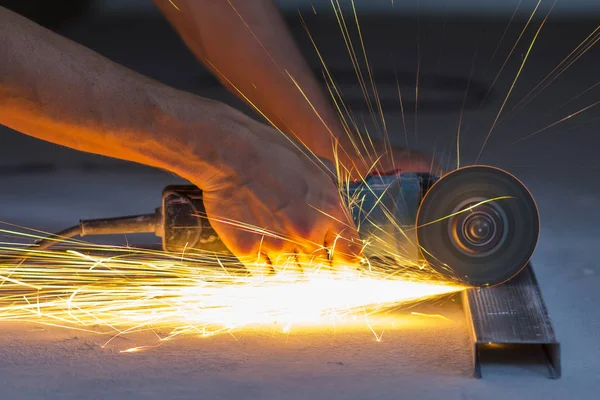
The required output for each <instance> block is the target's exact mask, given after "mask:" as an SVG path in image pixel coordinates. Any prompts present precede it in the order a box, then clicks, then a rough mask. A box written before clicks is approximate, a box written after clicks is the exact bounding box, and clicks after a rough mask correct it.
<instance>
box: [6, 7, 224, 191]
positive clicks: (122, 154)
mask: <svg viewBox="0 0 600 400" xmlns="http://www.w3.org/2000/svg"><path fill="white" fill-rule="evenodd" d="M0 38H1V40H0V60H1V61H0V122H1V123H2V124H4V125H6V126H9V127H11V128H13V129H15V130H18V131H20V132H23V133H26V134H28V135H31V136H35V137H37V138H40V139H43V140H47V141H51V142H54V143H57V144H61V145H64V146H68V147H71V148H74V149H78V150H82V151H86V152H91V153H97V154H102V155H107V156H111V157H116V158H121V159H126V160H130V161H135V162H140V163H144V164H148V165H152V166H155V167H161V168H167V169H171V170H173V169H177V170H180V172H182V173H185V172H184V168H186V166H185V165H182V162H181V160H182V159H185V158H187V160H192V159H193V160H195V162H197V163H198V165H197V166H196V170H203V171H206V175H207V176H208V175H210V174H212V173H215V171H213V170H214V168H213V167H212V164H213V163H212V161H213V160H212V158H213V157H214V154H215V153H216V148H215V146H216V143H218V142H219V140H222V139H223V138H221V137H216V135H218V134H220V133H222V131H219V130H217V129H214V126H215V125H216V124H217V123H218V122H217V120H216V119H217V115H218V114H219V113H224V112H226V111H229V110H226V107H225V106H223V105H221V104H219V103H216V102H213V101H210V100H207V99H203V98H200V97H197V96H193V95H190V94H188V93H184V92H181V91H177V90H175V89H172V88H170V87H168V86H165V85H163V84H161V83H159V82H156V81H153V80H151V79H149V78H146V77H143V76H141V75H139V74H137V73H135V72H133V71H131V70H128V69H126V68H124V67H121V66H119V65H117V64H115V63H113V62H111V61H109V60H107V59H105V58H104V57H102V56H100V55H99V54H97V53H95V52H93V51H91V50H89V49H87V48H85V47H83V46H81V45H79V44H77V43H75V42H72V41H70V40H68V39H66V38H63V37H61V36H58V35H56V34H54V33H52V32H50V31H48V30H46V29H45V28H43V27H40V26H38V25H36V24H34V23H32V22H31V21H29V20H27V19H25V18H22V17H21V16H19V15H17V14H15V13H12V12H11V11H8V10H6V9H4V8H1V7H0ZM192 126H193V127H195V128H196V130H197V132H198V133H199V134H204V135H206V136H207V137H206V138H205V140H204V141H203V142H202V145H201V146H200V145H199V143H200V141H198V140H194V141H193V140H191V138H188V137H187V136H186V134H185V131H186V130H189V128H190V127H192ZM211 136H214V137H211ZM192 153H193V154H192ZM203 178H204V176H201V175H200V174H199V175H198V177H197V179H198V180H203Z"/></svg>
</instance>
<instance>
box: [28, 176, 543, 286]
mask: <svg viewBox="0 0 600 400" xmlns="http://www.w3.org/2000/svg"><path fill="white" fill-rule="evenodd" d="M341 191H342V193H341V195H342V196H341V197H342V198H343V199H346V200H347V205H348V207H349V209H350V211H351V213H352V217H353V219H354V222H355V224H356V226H357V228H358V232H359V234H360V237H361V239H362V240H363V241H364V242H365V244H366V245H365V248H364V253H365V254H364V255H365V257H366V259H367V260H373V259H378V260H382V261H383V263H382V265H384V266H386V267H389V268H392V269H393V268H397V267H410V266H419V267H424V266H428V267H429V268H428V269H429V270H430V271H432V272H436V273H439V274H441V275H442V276H444V277H445V278H447V279H450V280H456V281H459V282H461V283H462V284H464V283H467V284H469V285H474V286H489V285H497V284H500V283H503V282H505V281H507V280H509V279H511V278H512V277H514V276H515V275H516V274H518V273H519V272H520V271H521V270H522V269H523V268H524V267H525V265H526V264H527V263H528V262H529V259H530V257H531V256H532V254H533V251H534V250H535V247H536V245H537V240H538V235H539V215H538V210H537V205H536V204H535V201H534V200H533V197H532V196H531V193H530V192H529V190H528V189H527V188H526V187H525V185H523V184H522V183H521V182H520V181H519V180H518V179H517V178H515V177H514V176H513V175H511V174H509V173H508V172H506V171H502V170H500V169H498V168H494V167H488V166H469V167H464V168H460V169H457V170H455V171H452V172H450V173H448V174H446V175H444V176H443V177H442V178H438V177H437V176H433V175H430V174H424V173H392V174H388V175H372V176H368V177H367V178H365V179H364V180H359V181H355V182H351V183H350V184H349V185H348V186H347V187H344V188H342V189H341ZM136 232H154V233H156V234H157V236H160V237H161V238H162V247H163V249H164V250H166V251H168V252H182V251H186V252H190V251H194V250H199V251H208V252H214V253H221V254H223V253H224V254H229V255H231V252H230V251H229V249H227V247H226V246H225V244H224V243H223V242H222V241H221V239H220V238H219V236H218V235H217V233H216V232H215V230H214V229H213V227H212V226H211V224H210V222H209V220H208V218H207V216H206V211H205V209H204V204H203V201H202V191H201V190H200V189H198V188H197V187H195V186H169V187H167V188H165V190H164V191H163V195H162V204H161V207H160V208H158V209H157V210H156V212H155V213H154V214H146V215H140V216H130V217H122V218H109V219H101V220H87V221H80V224H79V226H77V227H73V228H69V229H68V230H65V231H63V232H61V233H60V234H56V235H54V236H53V237H50V238H47V239H46V240H44V241H42V243H38V246H37V248H38V249H40V248H46V247H48V246H50V245H52V244H53V243H56V242H57V241H59V239H60V238H63V239H64V238H65V237H71V236H75V235H79V236H84V235H94V234H109V233H113V234H123V233H136Z"/></svg>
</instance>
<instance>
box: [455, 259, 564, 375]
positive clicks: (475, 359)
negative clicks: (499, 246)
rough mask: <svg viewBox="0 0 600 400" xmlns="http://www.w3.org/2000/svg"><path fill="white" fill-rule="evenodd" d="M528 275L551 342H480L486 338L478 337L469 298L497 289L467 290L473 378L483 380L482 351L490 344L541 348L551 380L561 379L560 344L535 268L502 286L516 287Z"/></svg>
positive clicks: (465, 299)
mask: <svg viewBox="0 0 600 400" xmlns="http://www.w3.org/2000/svg"><path fill="white" fill-rule="evenodd" d="M528 274H529V275H530V279H531V282H530V284H531V285H532V286H533V288H532V289H533V293H535V294H536V296H537V297H538V299H537V300H538V301H539V303H540V306H541V307H540V308H541V309H542V313H540V315H539V317H540V319H542V320H544V322H545V324H546V325H547V326H548V328H549V331H550V337H549V338H548V339H549V340H539V341H535V340H533V341H532V340H524V341H519V340H492V341H490V340H485V341H482V340H480V338H481V336H485V335H481V334H480V335H478V332H477V329H476V327H475V323H474V311H473V307H472V305H471V302H470V299H469V296H470V295H471V296H474V295H475V292H476V291H482V290H483V291H490V290H494V289H495V287H491V288H474V289H467V290H464V291H463V292H462V293H461V300H462V306H463V311H464V313H465V317H466V322H467V328H468V330H469V337H470V342H471V352H472V354H471V356H472V365H473V377H475V378H478V379H480V378H482V368H481V351H482V348H483V347H484V346H488V345H490V344H505V345H516V346H520V345H523V346H540V347H541V350H542V352H543V355H544V358H545V361H546V366H547V367H548V373H549V378H550V379H559V378H560V377H561V375H562V368H561V355H560V350H561V346H560V342H558V340H556V337H555V335H554V329H553V327H552V322H551V320H550V317H549V315H548V311H547V308H546V304H545V302H544V299H543V296H542V293H541V290H540V288H539V285H538V281H537V278H536V276H535V273H534V272H533V268H532V267H531V265H530V264H528V265H527V266H526V267H525V268H524V269H523V271H522V272H521V273H520V274H519V275H521V276H517V277H515V278H514V279H513V280H511V281H508V282H506V283H504V284H503V285H501V286H506V285H513V286H515V287H516V285H517V284H518V279H519V278H521V279H523V278H524V277H525V276H526V275H528ZM511 329H512V327H511ZM513 332H514V330H513Z"/></svg>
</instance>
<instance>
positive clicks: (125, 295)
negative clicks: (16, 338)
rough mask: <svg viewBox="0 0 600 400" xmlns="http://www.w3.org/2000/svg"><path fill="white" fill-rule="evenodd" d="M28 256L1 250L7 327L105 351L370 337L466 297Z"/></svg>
mask: <svg viewBox="0 0 600 400" xmlns="http://www.w3.org/2000/svg"><path fill="white" fill-rule="evenodd" d="M4 233H5V234H10V235H11V236H15V237H19V236H23V237H28V238H31V237H32V235H31V234H23V233H19V232H14V231H7V230H4ZM33 236H35V235H33ZM25 251H26V247H25V246H23V245H21V246H20V245H18V244H14V243H13V244H10V243H6V242H1V243H0V254H1V255H0V281H1V282H0V320H4V321H6V320H18V321H32V322H37V323H40V324H45V325H51V326H59V327H66V328H71V329H78V330H83V331H89V332H96V333H101V334H106V335H108V338H107V341H106V344H108V343H109V342H111V341H112V340H113V339H114V338H115V337H117V336H123V335H127V334H132V333H135V332H140V331H154V330H155V329H159V328H162V329H161V330H164V329H165V328H168V329H169V333H168V334H167V335H165V336H161V337H159V344H160V343H161V342H163V341H165V340H168V339H172V338H174V337H176V336H179V335H183V334H195V335H200V336H212V335H215V334H219V333H232V332H234V331H236V330H239V329H242V328H244V327H254V326H267V327H274V326H276V327H278V329H280V330H281V331H282V332H284V333H287V332H289V331H290V330H293V327H294V326H295V325H302V326H323V325H335V326H336V327H339V326H343V325H344V323H346V322H347V323H352V324H356V323H357V321H358V322H360V321H363V322H364V324H365V327H367V328H368V329H370V330H372V327H371V326H370V324H369V322H368V317H369V316H370V315H372V314H373V313H376V312H380V311H382V310H386V309H389V308H391V307H394V306H398V305H400V304H403V303H406V302H412V301H416V300H422V299H426V298H430V297H434V296H440V295H444V294H448V293H452V292H456V291H459V290H461V289H462V288H461V287H460V286H458V285H454V284H448V283H441V282H436V281H427V280H424V279H423V277H420V278H418V277H417V275H414V273H413V274H410V273H407V274H401V275H393V274H390V273H388V272H386V271H385V269H384V268H381V267H380V266H377V265H372V266H371V268H370V270H369V271H361V272H336V273H334V272H331V271H328V270H325V269H319V268H317V269H315V270H314V272H311V273H310V274H307V273H302V272H301V271H299V270H298V268H285V267H283V268H282V270H280V271H279V272H277V273H275V274H274V275H271V276H268V277H262V278H257V277H253V276H252V275H249V274H248V273H247V272H246V270H245V269H244V268H242V267H241V266H236V264H234V262H233V259H232V258H228V257H225V256H222V257H218V256H216V255H214V254H208V253H190V254H167V253H164V252H159V251H151V250H142V249H132V248H125V247H113V246H97V245H92V244H86V243H84V242H81V241H69V250H55V251H41V250H40V251H35V250H28V251H27V254H28V258H27V259H26V260H25V261H24V262H23V261H22V258H23V255H24V254H25ZM106 253H110V255H106ZM102 254H104V255H102ZM293 262H294V263H296V261H293ZM290 263H292V261H290ZM224 266H225V267H224ZM144 349H145V347H144V348H142V347H133V348H129V349H124V351H127V352H136V351H141V350H144Z"/></svg>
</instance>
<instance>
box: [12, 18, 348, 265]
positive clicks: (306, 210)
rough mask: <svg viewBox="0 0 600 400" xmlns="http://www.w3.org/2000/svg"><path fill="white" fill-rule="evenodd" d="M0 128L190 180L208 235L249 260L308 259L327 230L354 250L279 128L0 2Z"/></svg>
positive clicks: (322, 189)
mask: <svg viewBox="0 0 600 400" xmlns="http://www.w3.org/2000/svg"><path fill="white" fill-rule="evenodd" d="M0 123H2V124H4V125H6V126H8V127H11V128H13V129H15V130H18V131H20V132H22V133H25V134H27V135H30V136H34V137H37V138H39V139H43V140H46V141H50V142H53V143H57V144H61V145H64V146H68V147H71V148H74V149H78V150H82V151H86V152H90V153H96V154H103V155H106V156H110V157H115V158H121V159H125V160H130V161H134V162H139V163H144V164H147V165H151V166H155V167H159V168H164V169H168V170H170V171H172V172H174V173H176V174H178V175H180V176H181V177H183V178H185V179H188V180H189V181H191V182H192V183H194V184H196V185H198V186H199V187H200V188H202V189H203V190H204V203H205V206H206V211H207V214H208V216H209V219H210V220H211V223H212V224H213V226H214V227H215V229H216V230H217V233H219V235H220V236H221V238H222V239H223V241H224V242H225V244H226V245H227V246H228V247H229V249H230V250H232V251H233V252H234V254H236V255H237V256H238V257H240V258H241V259H242V260H243V261H247V260H251V262H250V265H254V264H253V263H254V262H255V261H256V257H257V254H259V253H261V254H262V256H264V257H267V258H270V259H271V262H275V260H276V259H277V258H278V256H279V254H281V253H286V254H299V255H300V256H302V255H305V257H307V258H308V257H309V256H310V255H312V254H314V253H315V252H319V250H320V249H322V247H323V246H325V245H327V243H332V242H333V241H334V239H335V238H336V237H337V235H342V236H343V237H345V238H348V239H350V241H348V245H347V246H345V247H342V250H340V251H339V252H338V256H337V260H338V261H342V260H348V255H350V256H349V257H350V258H352V256H351V254H352V253H354V250H353V248H352V243H351V241H352V240H353V239H355V238H356V235H357V234H356V230H355V228H354V226H353V223H352V220H351V218H350V217H349V215H348V211H347V210H346V209H344V207H343V206H342V203H341V201H340V198H339V195H338V192H337V189H336V187H335V185H334V184H333V182H332V181H331V179H330V177H329V176H327V175H326V174H324V173H323V171H322V170H320V169H319V168H318V167H317V166H315V164H313V163H311V162H310V161H309V160H307V158H306V157H305V156H304V155H303V154H301V153H299V152H298V151H297V150H296V149H295V148H294V147H293V146H291V145H290V143H289V142H287V141H286V140H285V139H284V138H283V137H282V135H281V134H280V133H278V132H276V131H275V130H273V129H271V128H269V127H267V126H265V125H263V124H260V123H258V122H256V121H254V120H252V119H251V118H249V117H247V116H246V115H244V114H243V113H240V112H239V111H237V110H234V109H233V108H231V107H229V106H227V105H224V104H221V103H218V102H215V101H211V100H208V99H204V98H201V97H198V96H195V95H192V94H189V93H185V92H182V91H178V90H175V89H173V88H170V87H168V86H165V85H163V84H161V83H159V82H156V81H153V80H151V79H149V78H146V77H144V76H142V75H139V74H137V73H135V72H133V71H131V70H128V69H126V68H124V67H121V66H119V65H117V64H115V63H113V62H111V61H109V60H107V59H106V58H104V57H102V56H100V55H99V54H97V53H95V52H93V51H91V50H89V49H86V48H85V47H83V46H81V45H79V44H77V43H75V42H72V41H70V40H68V39H65V38H63V37H61V36H59V35H56V34H54V33H52V32H50V31H49V30H47V29H45V28H42V27H40V26H38V25H36V24H34V23H33V22H31V21H28V20H27V19H25V18H22V17H20V16H18V15H17V14H14V13H12V12H10V11H8V10H6V9H4V8H2V7H0ZM315 208H316V209H318V210H322V211H323V213H321V212H318V211H315ZM325 213H327V215H331V216H332V218H328V217H325V216H324V215H325ZM229 221H239V222H242V223H244V224H247V225H250V226H256V227H260V228H266V229H268V230H269V231H271V232H275V233H276V237H266V238H264V239H263V238H262V236H264V233H257V234H253V233H251V232H250V233H249V232H247V231H242V230H239V229H235V228H233V227H232V225H231V224H230V223H228V222H229ZM261 232H262V231H261ZM281 238H286V239H287V240H282V239H281ZM339 243H340V242H339V241H338V245H337V246H338V247H337V248H340V247H339ZM247 257H249V258H247ZM335 260H336V258H334V262H335ZM344 262H345V261H344ZM247 265H248V264H247Z"/></svg>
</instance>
